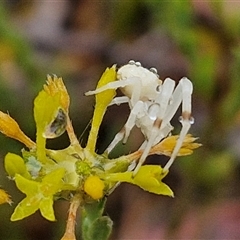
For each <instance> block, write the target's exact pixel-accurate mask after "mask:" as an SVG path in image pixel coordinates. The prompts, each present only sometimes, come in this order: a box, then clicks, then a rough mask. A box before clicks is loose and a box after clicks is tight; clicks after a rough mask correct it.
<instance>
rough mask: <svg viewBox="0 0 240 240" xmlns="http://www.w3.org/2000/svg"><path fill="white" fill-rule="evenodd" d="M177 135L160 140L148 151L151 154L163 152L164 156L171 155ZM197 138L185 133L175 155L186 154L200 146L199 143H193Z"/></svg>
mask: <svg viewBox="0 0 240 240" xmlns="http://www.w3.org/2000/svg"><path fill="white" fill-rule="evenodd" d="M178 138H179V135H175V136H170V137H167V138H166V139H164V140H163V141H161V142H160V143H159V144H157V145H155V146H154V147H152V149H151V151H150V155H151V154H163V155H166V156H171V154H172V152H173V150H174V147H175V145H176V143H177V140H178ZM196 139H197V138H194V137H193V136H192V135H191V134H187V135H186V137H185V138H184V141H183V144H182V146H181V148H180V151H179V152H178V155H177V156H187V155H190V154H192V153H193V150H194V149H196V148H199V147H200V146H202V144H200V143H195V142H194V141H196Z"/></svg>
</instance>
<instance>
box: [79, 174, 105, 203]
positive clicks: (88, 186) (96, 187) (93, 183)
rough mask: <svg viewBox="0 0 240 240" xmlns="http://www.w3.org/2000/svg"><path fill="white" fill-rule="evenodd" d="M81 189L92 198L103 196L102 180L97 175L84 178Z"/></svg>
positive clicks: (96, 198)
mask: <svg viewBox="0 0 240 240" xmlns="http://www.w3.org/2000/svg"><path fill="white" fill-rule="evenodd" d="M83 189H84V191H85V192H86V193H87V194H88V195H89V196H91V197H92V198H93V199H95V200H98V199H100V198H102V197H103V189H104V182H103V181H102V180H101V179H100V178H99V177H98V176H90V177H88V178H87V179H86V181H85V183H84V187H83Z"/></svg>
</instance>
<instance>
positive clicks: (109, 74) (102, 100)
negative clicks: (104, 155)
mask: <svg viewBox="0 0 240 240" xmlns="http://www.w3.org/2000/svg"><path fill="white" fill-rule="evenodd" d="M116 74H117V73H116V66H115V65H114V66H112V67H111V68H107V69H106V70H105V72H104V73H103V75H102V76H101V78H100V80H99V82H98V85H97V88H99V87H102V86H104V85H106V84H108V83H109V82H113V81H115V80H116V79H117V76H116ZM115 94H116V90H115V89H109V90H106V91H104V92H101V93H98V94H97V95H96V105H95V110H94V114H93V121H92V126H91V131H90V134H89V137H88V142H87V146H86V148H87V149H88V150H89V151H90V152H94V150H95V146H96V141H97V135H98V131H99V127H100V125H101V123H102V120H103V116H104V114H105V112H106V110H107V106H108V104H109V103H110V102H111V101H112V99H113V97H114V96H115Z"/></svg>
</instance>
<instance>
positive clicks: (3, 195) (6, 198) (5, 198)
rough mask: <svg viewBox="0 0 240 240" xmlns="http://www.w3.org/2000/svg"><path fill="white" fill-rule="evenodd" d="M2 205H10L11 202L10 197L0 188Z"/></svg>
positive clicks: (0, 202)
mask: <svg viewBox="0 0 240 240" xmlns="http://www.w3.org/2000/svg"><path fill="white" fill-rule="evenodd" d="M3 203H8V204H11V203H12V200H11V199H10V196H9V195H8V194H7V193H6V192H5V191H4V190H3V189H1V188H0V204H3Z"/></svg>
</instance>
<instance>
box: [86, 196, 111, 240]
mask: <svg viewBox="0 0 240 240" xmlns="http://www.w3.org/2000/svg"><path fill="white" fill-rule="evenodd" d="M105 203H106V198H102V199H101V200H100V201H96V202H93V203H90V204H89V203H88V204H85V205H84V206H83V209H82V233H83V239H84V240H92V239H99V240H105V239H108V237H109V236H110V233H111V230H112V225H113V223H112V220H111V219H110V218H109V217H108V216H102V214H103V211H104V207H105Z"/></svg>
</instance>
